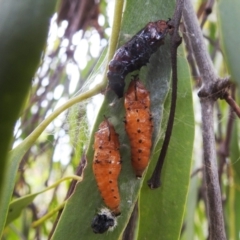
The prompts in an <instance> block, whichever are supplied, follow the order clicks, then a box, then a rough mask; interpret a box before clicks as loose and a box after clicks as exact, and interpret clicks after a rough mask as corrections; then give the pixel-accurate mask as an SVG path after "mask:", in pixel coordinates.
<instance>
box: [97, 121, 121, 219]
mask: <svg viewBox="0 0 240 240" xmlns="http://www.w3.org/2000/svg"><path fill="white" fill-rule="evenodd" d="M94 150H95V152H94V160H93V173H94V175H95V178H96V181H97V185H98V189H99V191H100V193H101V196H102V198H103V201H104V202H105V204H106V206H107V207H109V209H110V210H111V211H112V213H113V214H114V215H115V216H117V215H119V214H120V209H119V205H120V195H119V190H118V176H119V173H120V171H121V160H120V153H119V140H118V134H117V133H116V132H115V130H114V127H113V125H112V124H111V123H110V122H109V121H108V120H107V119H105V120H104V121H103V122H102V123H101V124H100V125H99V129H98V131H97V132H96V133H95V140H94Z"/></svg>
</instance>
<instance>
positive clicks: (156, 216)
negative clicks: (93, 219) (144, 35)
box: [138, 50, 194, 240]
mask: <svg viewBox="0 0 240 240" xmlns="http://www.w3.org/2000/svg"><path fill="white" fill-rule="evenodd" d="M178 53H179V57H178V79H179V83H178V97H177V107H176V112H175V121H174V127H173V132H172V136H171V141H170V145H169V147H168V152H167V156H166V159H165V162H164V166H163V170H162V174H161V175H162V177H161V182H162V185H161V187H160V188H158V189H154V190H151V189H149V188H148V186H147V180H148V179H149V178H150V176H151V173H152V171H153V169H154V167H155V165H156V161H157V158H158V156H159V144H158V146H157V147H156V148H155V150H154V156H153V159H152V160H151V164H150V166H149V169H148V172H147V175H146V177H145V180H144V183H143V187H142V190H141V195H140V201H139V202H140V203H139V209H140V211H139V212H140V225H139V235H138V239H164V240H167V239H178V238H179V236H180V232H181V227H182V222H183V217H184V210H185V205H186V198H187V193H188V187H189V181H190V169H191V159H192V150H193V141H194V115H193V106H192V91H191V82H190V75H189V69H188V65H187V62H186V59H185V57H182V55H183V51H182V50H181V51H179V52H178ZM167 103H168V102H167ZM165 107H166V108H165V109H166V111H169V104H167V106H165ZM164 118H165V119H166V118H167V119H168V116H166V115H165V116H164ZM167 119H166V120H167ZM161 142H162V141H161ZM160 149H161V148H160ZM170 216H171V217H170ZM173 216H174V217H173ZM149 229H152V230H153V229H154V230H153V231H149Z"/></svg>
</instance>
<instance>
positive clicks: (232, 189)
mask: <svg viewBox="0 0 240 240" xmlns="http://www.w3.org/2000/svg"><path fill="white" fill-rule="evenodd" d="M238 134H239V125H238V121H237V119H235V121H234V124H233V129H232V137H231V143H230V160H231V165H230V166H229V169H230V170H231V171H230V174H229V180H230V183H229V187H228V191H229V194H228V199H227V200H228V201H227V211H228V219H227V223H228V224H227V227H228V231H227V232H228V234H229V235H228V239H237V238H238V236H239V231H240V216H239V212H240V205H239V201H240V169H239V168H240V161H239V158H240V149H239V136H238Z"/></svg>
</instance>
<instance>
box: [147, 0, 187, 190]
mask: <svg viewBox="0 0 240 240" xmlns="http://www.w3.org/2000/svg"><path fill="white" fill-rule="evenodd" d="M183 1H184V0H178V1H177V5H176V9H175V12H174V16H173V20H172V21H171V23H170V25H172V26H173V27H174V29H173V34H172V36H171V62H172V99H171V109H170V114H169V119H168V125H167V129H166V134H165V139H164V141H163V145H162V150H161V153H160V156H159V158H158V162H157V165H156V167H155V169H154V171H153V174H152V176H151V178H150V179H149V180H148V186H149V187H150V188H152V189H153V188H158V187H160V185H161V182H160V177H161V170H162V167H163V162H164V159H165V157H166V154H167V149H168V145H169V142H170V138H171V135H172V129H173V123H174V116H175V109H176V101H177V81H178V79H177V48H178V46H179V45H180V44H181V42H182V39H181V37H180V36H179V33H178V29H179V24H180V20H181V17H182V9H183Z"/></svg>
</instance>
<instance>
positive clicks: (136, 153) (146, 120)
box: [124, 79, 153, 177]
mask: <svg viewBox="0 0 240 240" xmlns="http://www.w3.org/2000/svg"><path fill="white" fill-rule="evenodd" d="M124 106H125V110H126V118H125V121H124V122H125V129H126V132H127V135H128V137H129V140H130V145H131V160H132V166H133V168H134V171H135V173H136V176H137V177H142V174H143V172H144V170H145V168H146V167H147V165H148V162H149V158H150V153H151V147H152V132H153V125H152V116H151V113H150V110H149V108H150V97H149V92H148V91H147V89H146V88H145V87H144V85H143V84H142V83H141V82H139V81H138V79H134V80H133V81H132V82H131V83H130V84H129V87H128V90H127V92H126V94H125V100H124Z"/></svg>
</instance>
